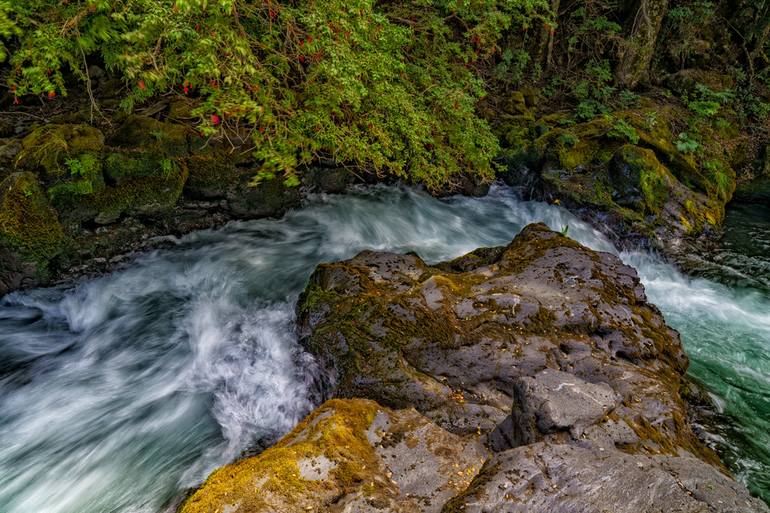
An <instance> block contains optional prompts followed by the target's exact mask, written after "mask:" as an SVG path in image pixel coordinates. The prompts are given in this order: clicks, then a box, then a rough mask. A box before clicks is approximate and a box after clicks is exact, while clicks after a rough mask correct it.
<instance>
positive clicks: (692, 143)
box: [675, 132, 700, 154]
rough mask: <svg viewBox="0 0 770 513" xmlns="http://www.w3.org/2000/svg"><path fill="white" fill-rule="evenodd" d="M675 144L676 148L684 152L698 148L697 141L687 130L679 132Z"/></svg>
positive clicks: (688, 152)
mask: <svg viewBox="0 0 770 513" xmlns="http://www.w3.org/2000/svg"><path fill="white" fill-rule="evenodd" d="M675 144H676V149H677V150H679V151H680V152H682V153H685V154H690V153H695V152H696V151H698V150H699V149H700V144H699V143H698V141H696V140H695V139H693V138H692V137H690V136H689V135H688V134H687V132H682V133H680V134H679V138H677V140H676V141H675Z"/></svg>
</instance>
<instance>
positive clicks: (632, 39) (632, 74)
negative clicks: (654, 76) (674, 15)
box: [615, 0, 668, 89]
mask: <svg viewBox="0 0 770 513" xmlns="http://www.w3.org/2000/svg"><path fill="white" fill-rule="evenodd" d="M637 6H638V7H637V8H636V10H635V17H634V20H633V24H632V26H631V32H630V34H629V35H628V37H627V38H626V40H625V41H624V42H623V43H622V45H621V49H620V52H619V55H618V58H619V62H618V67H617V70H616V72H615V78H616V80H617V82H618V84H619V85H620V86H622V87H627V88H628V89H633V88H635V87H636V86H637V85H638V84H639V82H641V81H642V80H643V79H644V78H645V77H646V75H647V72H648V71H649V68H650V62H651V61H652V55H653V53H654V52H655V41H656V40H657V39H658V32H660V27H661V25H662V23H663V18H665V16H666V12H667V10H668V0H639V1H638V2H637Z"/></svg>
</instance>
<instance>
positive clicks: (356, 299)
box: [182, 225, 770, 513]
mask: <svg viewBox="0 0 770 513" xmlns="http://www.w3.org/2000/svg"><path fill="white" fill-rule="evenodd" d="M298 309H299V318H298V320H299V324H300V337H301V342H302V343H303V344H304V346H305V347H306V348H307V349H308V350H309V351H310V352H312V353H313V354H314V355H315V356H316V357H317V359H318V361H319V362H320V363H321V365H322V367H323V368H324V369H325V370H326V376H327V378H328V382H327V383H326V385H327V390H328V394H329V395H330V396H337V397H350V398H356V397H363V398H366V399H370V400H374V401H376V402H372V401H370V400H361V399H346V400H339V399H337V400H332V401H331V402H329V403H327V404H326V405H325V406H322V407H321V408H320V409H319V410H317V411H316V412H315V413H313V414H312V415H311V416H310V417H308V419H307V420H305V421H304V422H303V423H302V424H301V425H300V426H299V427H297V429H295V430H294V431H293V432H292V433H291V434H290V435H288V436H287V437H286V438H284V439H283V440H282V441H281V442H279V443H278V445H277V446H276V447H274V448H272V449H269V450H268V451H265V452H264V453H263V454H261V455H260V456H257V457H254V458H249V459H246V460H243V461H241V462H239V463H235V464H233V465H230V466H227V467H225V468H223V469H220V470H218V471H216V472H215V473H214V474H212V476H211V477H210V478H209V480H208V481H207V482H206V484H204V485H203V487H202V488H201V489H200V490H198V491H197V492H196V493H195V494H194V495H193V496H192V497H191V498H190V499H189V500H188V501H187V502H186V503H185V505H184V506H183V508H182V511H183V512H184V513H200V512H205V513H213V512H215V511H216V512H221V511H228V512H231V513H234V512H247V511H248V512H263V511H264V512H267V511H270V512H295V511H297V512H300V511H328V512H375V511H382V512H427V511H431V512H433V511H435V512H443V513H455V512H468V513H471V512H476V513H481V512H485V513H487V512H489V513H492V512H494V513H503V512H510V513H513V512H521V513H525V512H526V513H530V512H532V513H537V512H543V513H546V512H548V513H560V512H563V513H568V512H569V513H603V512H609V511H611V512H613V513H653V512H655V513H659V512H662V511H672V512H674V511H678V512H693V513H694V512H706V511H709V512H724V513H727V512H736V513H737V512H739V511H740V512H765V513H767V512H768V511H770V510H768V508H767V507H766V506H765V505H764V503H762V502H760V501H759V500H757V499H753V498H751V497H750V496H749V494H748V491H747V490H746V489H745V488H744V487H743V486H741V485H740V484H738V483H736V482H735V481H733V480H732V478H731V477H729V476H728V475H727V474H726V471H725V470H724V467H723V466H722V465H721V463H720V462H719V460H718V459H717V458H716V456H715V455H714V454H713V453H712V452H711V451H710V450H708V449H707V448H706V447H705V446H704V445H703V444H702V443H701V442H700V441H699V440H698V439H697V438H696V436H695V435H694V434H693V431H692V429H691V427H690V425H689V424H688V422H687V410H686V409H685V405H684V402H683V400H682V397H681V394H680V388H684V387H683V384H684V380H683V375H684V373H685V371H686V368H687V359H686V357H685V356H684V353H683V352H682V347H681V344H680V342H679V338H678V335H677V333H676V332H675V331H673V330H671V329H670V328H668V327H667V326H666V324H665V322H664V320H663V318H662V316H661V314H660V312H659V311H658V310H657V309H656V308H655V307H654V306H652V305H650V304H649V303H647V301H646V297H645V293H644V289H643V287H642V285H641V284H640V282H639V279H638V277H637V275H636V272H635V271H634V270H633V269H632V268H630V267H628V266H626V265H624V264H623V263H622V262H621V261H620V260H619V259H618V258H617V257H615V256H613V255H610V254H606V253H597V252H594V251H591V250H590V249H588V248H585V247H583V246H581V245H580V244H578V243H576V242H574V241H572V240H570V239H568V238H566V237H564V236H563V235H561V234H558V233H555V232H552V231H550V230H549V229H548V228H546V227H545V226H544V225H532V226H529V227H527V228H526V229H525V230H524V231H523V232H522V233H521V234H520V235H519V236H517V237H516V238H515V239H514V241H513V242H512V243H511V244H510V245H509V246H507V247H504V248H484V249H479V250H476V251H474V252H472V253H469V254H468V255H465V256H463V257H460V258H458V259H456V260H453V261H451V262H445V263H441V264H438V265H435V266H430V265H427V264H426V263H425V262H423V261H422V260H421V259H420V258H419V257H418V256H416V255H414V254H407V255H397V254H392V253H377V252H371V251H366V252H363V253H361V254H359V255H358V256H356V257H355V258H353V259H351V260H348V261H345V262H337V263H332V264H324V265H320V266H319V267H318V268H317V269H316V272H315V273H314V274H313V276H312V277H311V279H310V283H309V285H308V287H307V289H306V290H305V292H304V294H303V295H302V297H301V298H300V303H299V307H298ZM380 404H381V405H382V406H380ZM418 412H419V413H418ZM482 460H485V461H484V464H483V467H480V466H481V462H482Z"/></svg>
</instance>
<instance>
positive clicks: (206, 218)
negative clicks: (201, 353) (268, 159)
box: [0, 105, 358, 296]
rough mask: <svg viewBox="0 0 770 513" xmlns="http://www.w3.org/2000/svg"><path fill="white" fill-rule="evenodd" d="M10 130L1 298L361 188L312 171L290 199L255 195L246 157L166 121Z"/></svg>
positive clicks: (1, 200)
mask: <svg viewBox="0 0 770 513" xmlns="http://www.w3.org/2000/svg"><path fill="white" fill-rule="evenodd" d="M169 108H171V107H169ZM175 108H177V109H179V108H181V107H179V106H178V105H177V106H176V107H175ZM171 114H173V116H181V115H182V114H179V113H171ZM173 116H172V117H173ZM61 121H64V120H61ZM15 130H16V131H18V132H20V134H21V135H17V136H12V137H8V138H5V139H0V264H1V265H0V296H2V295H4V294H5V293H7V292H10V291H12V290H15V289H18V288H29V287H34V286H41V285H47V284H50V283H55V282H57V281H61V280H66V279H69V278H72V277H77V276H81V275H92V274H98V273H101V272H106V271H108V270H111V269H114V268H115V267H117V266H118V265H120V263H121V262H124V261H126V260H129V259H130V258H131V257H132V256H133V255H135V254H136V253H138V252H141V251H147V250H149V249H153V248H157V247H160V246H162V245H164V244H169V243H170V242H171V241H173V237H174V236H178V235H182V234H185V233H189V232H191V231H193V230H199V229H205V228H212V227H216V226H221V225H222V224H224V223H226V222H227V221H230V220H233V219H255V218H262V217H275V216H280V215H282V214H284V213H285V212H286V211H287V210H288V209H289V208H294V207H298V206H299V205H300V203H301V201H302V198H303V196H304V195H306V194H307V193H309V192H342V191H344V190H345V188H346V187H347V186H348V185H350V184H351V183H353V182H355V181H358V178H357V177H356V176H355V175H354V174H352V173H349V172H348V171H347V170H345V169H344V168H340V167H333V166H323V165H322V164H319V165H318V166H316V167H313V168H309V169H307V170H306V172H304V173H303V174H302V180H303V182H302V185H301V186H299V187H287V186H285V185H284V184H283V182H282V181H281V180H266V181H264V182H261V183H258V184H255V183H252V180H253V179H254V177H255V175H256V174H257V171H256V169H255V166H256V164H255V163H254V161H253V159H252V156H251V155H250V153H249V151H248V149H247V148H245V147H244V146H242V145H230V144H227V143H223V142H222V141H220V142H218V143H216V142H208V143H207V141H206V140H204V139H201V138H200V136H199V135H198V134H197V133H196V132H195V131H194V130H193V129H192V127H191V126H190V125H188V124H186V123H182V122H173V121H170V120H168V119H166V120H158V119H155V118H153V117H147V116H130V117H128V118H126V119H124V120H122V121H121V122H120V124H115V125H114V126H113V127H112V128H109V127H106V126H105V127H102V128H101V129H100V128H97V127H94V126H91V125H89V124H85V123H75V124H73V123H65V122H61V123H47V124H43V125H39V126H37V127H36V128H35V127H34V126H28V125H27V124H21V125H20V126H18V127H17V128H16V129H15ZM13 132H14V130H11V134H13ZM7 135H8V134H7Z"/></svg>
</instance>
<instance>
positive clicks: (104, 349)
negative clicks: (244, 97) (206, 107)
mask: <svg viewBox="0 0 770 513" xmlns="http://www.w3.org/2000/svg"><path fill="white" fill-rule="evenodd" d="M536 221H543V222H546V223H547V224H549V225H550V226H551V227H552V228H554V229H562V228H563V227H565V226H568V227H569V235H570V236H572V237H573V238H575V239H577V240H579V241H581V242H583V243H585V244H587V245H589V246H591V247H593V248H596V249H601V250H608V251H613V248H612V246H611V245H610V244H609V243H608V242H607V241H606V240H605V239H604V238H603V237H602V236H601V235H600V234H599V233H598V232H596V231H595V230H593V229H591V228H590V227H588V226H586V225H585V224H583V223H581V222H579V221H577V220H576V219H575V218H574V217H572V216H571V215H570V214H569V213H567V212H565V211H564V210H561V209H559V208H556V207H552V206H548V205H545V204H542V203H534V202H522V201H519V200H517V199H516V197H515V195H514V194H513V192H512V191H510V190H508V189H504V188H493V190H492V193H491V194H490V195H489V196H488V197H486V198H480V199H471V198H452V199H449V200H445V201H439V200H436V199H434V198H431V197H428V196H426V195H424V194H422V193H419V192H416V191H413V190H408V189H398V188H386V187H377V188H374V189H369V190H362V191H359V192H357V193H354V194H350V195H346V196H328V197H327V196H318V197H316V198H313V199H312V200H311V201H310V204H309V205H308V206H307V207H306V208H304V209H302V210H299V211H296V212H292V213H290V214H288V215H287V216H286V217H285V218H284V219H282V220H279V221H275V220H264V221H251V222H243V223H233V224H230V225H228V226H227V227H225V228H224V229H222V230H218V231H206V232H199V233H195V234H192V235H190V236H187V237H185V238H183V239H181V240H180V241H179V243H178V244H177V246H176V247H175V248H174V249H171V250H164V251H159V252H155V253H151V254H148V255H146V256H144V257H142V258H141V259H139V260H138V261H137V262H135V263H134V264H133V265H132V266H131V267H130V268H127V269H125V270H122V271H119V272H116V273H113V274H111V275H109V276H105V277H103V278H99V279H96V280H91V281H88V282H85V283H82V284H80V285H79V286H77V287H75V288H72V289H41V290H34V291H28V292H23V293H15V294H11V295H9V296H6V297H5V298H4V299H0V511H2V512H7V513H108V512H130V513H139V512H141V513H144V512H147V513H156V512H157V511H159V510H162V509H163V508H164V507H168V506H169V504H171V501H172V500H173V499H174V498H175V497H178V496H179V495H180V494H181V493H183V492H184V490H185V489H186V488H188V487H190V486H194V485H195V484H197V483H199V482H200V481H201V480H202V479H203V478H205V476H206V475H207V473H208V472H210V471H211V470H212V469H213V468H215V467H217V466H219V465H221V464H224V463H226V462H228V461H230V460H232V459H233V458H235V457H237V456H238V455H239V454H242V453H243V452H244V451H248V450H252V449H254V448H257V447H259V446H260V445H261V444H264V443H266V442H270V441H271V440H274V439H275V437H277V436H279V435H281V434H283V433H285V432H286V431H287V430H289V429H290V428H291V427H292V426H293V425H294V424H295V423H296V422H297V421H298V420H299V419H300V418H301V417H302V416H303V415H305V414H306V413H307V412H308V411H309V410H310V409H311V408H312V406H313V404H314V402H315V399H316V398H315V397H314V395H313V390H314V386H313V383H314V375H315V373H316V370H315V367H314V363H313V361H312V358H310V357H309V356H307V355H306V354H304V353H303V352H302V350H301V348H300V347H299V345H298V343H297V341H296V337H295V335H294V331H293V328H292V326H293V316H294V306H293V305H294V302H295V301H296V298H297V295H298V294H299V292H300V291H301V290H302V288H303V286H304V284H305V281H306V280H307V277H308V276H309V274H310V273H311V272H312V270H313V268H314V267H315V265H316V264H318V263H319V262H322V261H331V260H338V259H342V258H347V257H350V256H353V255H354V254H355V253H357V252H358V251H360V250H362V249H364V248H370V249H387V250H394V251H416V252H418V253H419V254H420V255H422V256H423V257H424V258H425V259H426V260H428V261H438V260H443V259H448V258H451V257H455V256H458V255H460V254H463V253H465V252H467V251H469V250H472V249H474V248H476V247H479V246H484V245H499V244H504V243H507V242H508V241H510V239H511V238H512V237H513V236H514V235H515V234H516V233H517V232H518V231H519V230H520V229H521V228H523V227H524V226H525V225H526V224H529V223H531V222H536ZM622 256H623V258H624V259H625V260H626V261H628V262H629V263H631V264H633V265H635V266H637V267H638V268H639V270H640V274H641V275H642V277H643V279H644V282H645V284H646V285H647V288H648V293H649V296H650V297H651V299H652V300H653V301H655V302H656V303H657V304H658V305H659V306H660V307H661V309H662V310H663V311H664V312H665V314H666V317H667V319H668V320H669V322H670V323H671V324H672V325H674V326H675V327H677V328H678V329H680V330H681V332H682V335H683V339H684V341H685V344H686V346H687V350H688V352H689V354H690V355H691V357H692V361H693V365H692V373H693V375H695V376H696V377H697V378H698V379H700V380H701V381H703V382H704V383H706V384H707V385H708V386H709V388H710V390H711V391H712V393H713V394H714V397H715V398H717V399H718V401H719V404H720V406H721V408H722V409H723V413H724V415H725V418H728V419H734V420H735V421H736V423H735V424H734V425H732V426H733V427H731V428H729V429H725V430H724V431H723V432H719V433H715V434H714V442H715V443H716V444H717V445H718V446H719V447H720V449H721V450H722V451H723V453H724V454H725V455H726V456H727V459H728V460H729V461H730V463H731V464H732V465H733V468H734V469H735V470H736V472H737V473H738V474H739V476H740V477H741V478H742V479H743V480H744V481H747V482H748V483H749V484H750V485H751V486H752V488H753V489H754V490H755V491H757V492H761V493H764V494H765V498H766V499H767V498H769V497H770V495H768V490H770V479H769V478H768V476H770V471H769V470H768V469H769V468H770V467H769V465H770V452H768V450H769V449H770V439H769V438H768V433H770V425H769V424H770V300H768V297H766V296H763V295H760V294H759V293H756V292H751V291H749V290H741V289H738V288H727V287H726V286H724V285H718V284H715V283H713V282H711V281H707V280H704V279H698V280H689V279H687V278H685V277H682V276H681V275H679V274H678V273H677V272H676V271H674V270H673V269H672V268H671V267H669V266H667V265H665V264H662V263H660V262H659V261H658V260H656V259H655V258H653V257H650V256H647V255H641V254H624V255H622Z"/></svg>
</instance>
